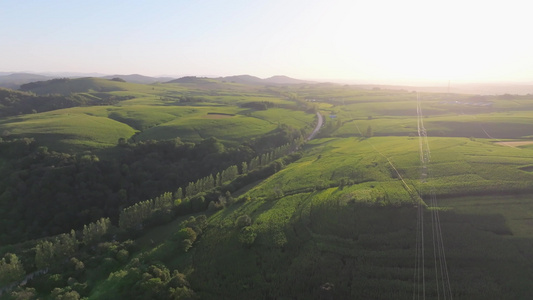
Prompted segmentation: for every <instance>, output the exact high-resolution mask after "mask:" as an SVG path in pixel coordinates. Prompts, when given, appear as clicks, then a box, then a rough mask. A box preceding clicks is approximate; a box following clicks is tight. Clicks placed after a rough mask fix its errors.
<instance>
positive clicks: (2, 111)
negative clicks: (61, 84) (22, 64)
mask: <svg viewBox="0 0 533 300" xmlns="http://www.w3.org/2000/svg"><path fill="white" fill-rule="evenodd" d="M131 98H132V97H130V96H116V95H111V94H107V93H97V94H96V95H89V94H71V95H68V96H64V95H59V94H47V95H35V94H33V93H31V92H20V91H14V90H9V89H3V88H0V117H7V116H16V115H22V114H32V113H40V112H45V111H52V110H56V109H62V108H69V107H76V106H93V105H112V104H116V103H118V102H120V101H122V100H127V99H131Z"/></svg>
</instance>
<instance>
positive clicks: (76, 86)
mask: <svg viewBox="0 0 533 300" xmlns="http://www.w3.org/2000/svg"><path fill="white" fill-rule="evenodd" d="M131 85H133V84H132V83H125V82H119V81H112V80H107V79H101V78H94V77H86V78H76V79H69V78H61V79H52V80H48V81H37V82H31V83H27V84H23V85H21V86H20V90H22V91H31V92H34V93H36V94H38V95H46V94H62V95H69V94H71V93H84V92H112V91H125V90H128V86H131Z"/></svg>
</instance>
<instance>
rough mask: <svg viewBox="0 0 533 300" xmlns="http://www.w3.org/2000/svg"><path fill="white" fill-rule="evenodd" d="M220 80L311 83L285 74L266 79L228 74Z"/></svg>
mask: <svg viewBox="0 0 533 300" xmlns="http://www.w3.org/2000/svg"><path fill="white" fill-rule="evenodd" d="M218 79H219V80H224V81H229V82H235V83H242V84H300V83H311V81H306V80H300V79H295V78H291V77H287V76H284V75H278V76H272V77H269V78H266V79H261V78H259V77H255V76H251V75H238V76H227V77H220V78H218Z"/></svg>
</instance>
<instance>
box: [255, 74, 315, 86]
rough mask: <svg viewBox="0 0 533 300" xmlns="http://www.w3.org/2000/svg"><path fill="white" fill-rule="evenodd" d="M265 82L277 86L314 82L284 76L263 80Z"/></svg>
mask: <svg viewBox="0 0 533 300" xmlns="http://www.w3.org/2000/svg"><path fill="white" fill-rule="evenodd" d="M263 82H268V83H275V84H300V83H312V81H307V80H301V79H295V78H291V77H287V76H284V75H277V76H272V77H269V78H266V79H263Z"/></svg>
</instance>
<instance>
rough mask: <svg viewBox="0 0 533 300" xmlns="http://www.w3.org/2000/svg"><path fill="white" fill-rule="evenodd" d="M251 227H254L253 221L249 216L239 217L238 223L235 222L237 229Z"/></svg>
mask: <svg viewBox="0 0 533 300" xmlns="http://www.w3.org/2000/svg"><path fill="white" fill-rule="evenodd" d="M250 225H252V219H251V218H250V217H249V216H248V215H242V216H240V217H238V218H237V221H236V222H235V226H236V227H237V228H243V227H246V226H250Z"/></svg>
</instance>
